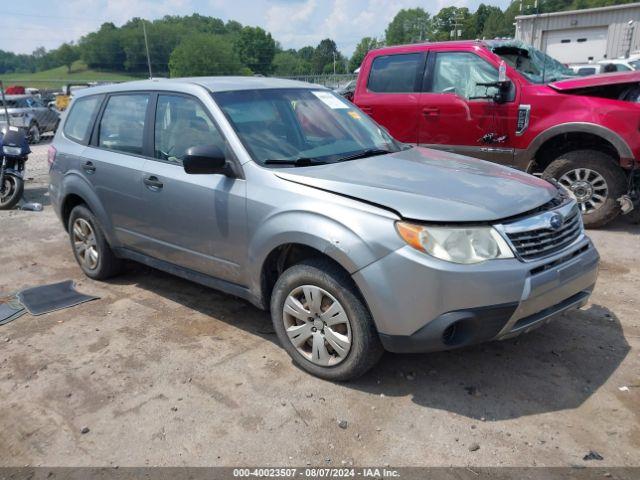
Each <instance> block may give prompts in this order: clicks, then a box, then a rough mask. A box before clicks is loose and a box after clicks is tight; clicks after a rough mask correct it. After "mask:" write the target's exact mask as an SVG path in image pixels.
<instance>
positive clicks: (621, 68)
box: [616, 63, 631, 72]
mask: <svg viewBox="0 0 640 480" xmlns="http://www.w3.org/2000/svg"><path fill="white" fill-rule="evenodd" d="M629 70H631V68H629V67H627V66H626V65H624V64H622V63H616V71H617V72H628V71H629Z"/></svg>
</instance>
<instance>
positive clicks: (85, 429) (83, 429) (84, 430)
mask: <svg viewBox="0 0 640 480" xmlns="http://www.w3.org/2000/svg"><path fill="white" fill-rule="evenodd" d="M80 433H82V434H83V435H84V434H85V433H89V427H82V428H81V429H80Z"/></svg>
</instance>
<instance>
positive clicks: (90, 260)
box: [69, 205, 122, 280]
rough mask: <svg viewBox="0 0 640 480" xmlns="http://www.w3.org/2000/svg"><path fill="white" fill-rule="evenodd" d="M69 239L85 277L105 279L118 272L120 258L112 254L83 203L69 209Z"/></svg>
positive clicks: (93, 217)
mask: <svg viewBox="0 0 640 480" xmlns="http://www.w3.org/2000/svg"><path fill="white" fill-rule="evenodd" d="M69 240H70V241H71V248H72V249H73V255H74V256H75V257H76V261H77V262H78V265H80V268H81V269H82V271H83V272H84V274H85V275H86V276H87V277H90V278H93V279H94V280H105V279H107V278H109V277H113V276H114V275H116V274H118V273H120V271H121V269H122V260H120V259H119V258H117V257H116V256H115V255H114V253H113V251H112V250H111V247H110V246H109V244H108V243H107V240H106V238H105V237H104V234H103V233H102V230H101V228H100V226H99V225H98V222H97V221H96V217H95V216H94V215H93V213H91V210H89V209H88V208H87V207H85V206H84V205H78V206H77V207H75V208H74V209H73V210H71V215H69Z"/></svg>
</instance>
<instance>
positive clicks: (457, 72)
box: [419, 49, 518, 164]
mask: <svg viewBox="0 0 640 480" xmlns="http://www.w3.org/2000/svg"><path fill="white" fill-rule="evenodd" d="M497 80H498V68H497V66H496V65H493V64H492V63H490V62H489V61H488V60H487V59H485V58H483V57H481V56H479V55H478V54H476V53H475V52H470V51H452V50H447V49H441V50H439V49H435V50H432V51H430V53H429V60H428V65H427V69H426V75H425V81H424V87H423V89H424V93H423V94H422V95H421V97H420V113H421V115H420V117H419V118H420V133H419V144H420V145H421V146H425V147H430V148H438V149H441V150H447V151H451V152H454V153H459V154H462V155H469V156H471V157H475V158H482V159H485V160H490V161H494V162H498V163H502V164H511V163H512V162H513V153H514V149H513V140H514V139H513V134H515V130H516V117H517V110H518V108H517V103H516V102H515V98H516V93H517V92H516V90H515V88H516V87H515V86H513V87H512V89H513V90H512V92H510V97H509V101H508V102H506V103H503V104H498V103H496V102H494V101H493V100H492V99H491V98H487V97H491V96H492V95H494V94H495V93H496V92H497V89H496V88H493V87H486V86H482V85H481V84H482V83H489V82H496V81H497Z"/></svg>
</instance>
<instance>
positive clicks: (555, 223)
mask: <svg viewBox="0 0 640 480" xmlns="http://www.w3.org/2000/svg"><path fill="white" fill-rule="evenodd" d="M563 223H564V219H563V218H562V215H560V214H559V213H556V214H554V215H553V216H552V217H551V218H550V219H549V226H550V227H551V229H552V230H558V229H559V228H560V227H561V226H562V224H563Z"/></svg>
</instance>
